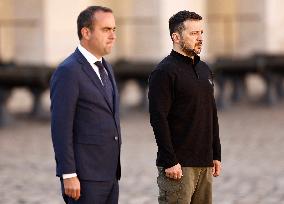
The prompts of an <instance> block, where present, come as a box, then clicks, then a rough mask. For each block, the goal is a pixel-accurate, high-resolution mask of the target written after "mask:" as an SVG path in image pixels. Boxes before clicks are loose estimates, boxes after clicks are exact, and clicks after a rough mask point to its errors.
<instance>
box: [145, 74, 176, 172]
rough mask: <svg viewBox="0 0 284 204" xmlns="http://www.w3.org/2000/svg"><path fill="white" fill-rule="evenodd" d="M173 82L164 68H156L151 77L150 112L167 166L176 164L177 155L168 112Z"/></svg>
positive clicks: (161, 153)
mask: <svg viewBox="0 0 284 204" xmlns="http://www.w3.org/2000/svg"><path fill="white" fill-rule="evenodd" d="M172 89H173V83H172V79H171V77H170V75H169V74H168V73H167V72H166V71H163V70H155V71H154V72H153V73H152V74H151V76H150V78H149V93H148V98H149V113H150V123H151V126H152V127H153V131H154V134H155V139H156V142H157V145H158V149H159V150H158V151H159V154H160V158H162V160H163V161H162V162H163V164H165V166H164V167H165V168H169V167H172V166H174V165H176V164H177V163H179V162H178V159H177V157H176V154H175V151H174V148H173V145H172V141H171V133H170V127H169V123H168V119H167V118H168V114H169V111H170V108H171V105H172V98H173V96H172V92H173V91H172Z"/></svg>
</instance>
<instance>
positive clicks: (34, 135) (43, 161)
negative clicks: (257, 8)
mask: <svg viewBox="0 0 284 204" xmlns="http://www.w3.org/2000/svg"><path fill="white" fill-rule="evenodd" d="M219 118H220V130H221V140H222V145H223V174H222V176H221V177H219V178H217V179H214V203H215V204H281V203H284V190H283V189H284V160H283V155H284V104H282V105H277V106H275V107H273V108H263V107H255V106H252V105H247V104H246V105H240V106H238V107H235V108H232V109H230V110H227V111H223V112H220V114H219ZM122 130H123V146H122V148H123V149H122V150H123V152H122V165H123V167H122V168H123V175H122V180H121V182H120V186H121V194H120V204H155V203H157V188H156V184H155V182H156V181H155V179H156V169H155V166H154V165H155V152H156V146H155V143H154V139H153V135H152V131H151V129H150V126H149V124H148V115H147V114H146V113H132V114H124V116H123V117H122ZM54 168H55V167H54V160H53V152H52V148H51V140H50V131H49V122H48V121H46V122H37V121H30V120H26V119H23V118H22V119H17V120H16V121H15V123H13V124H12V125H10V126H8V127H5V128H2V129H0V196H1V198H0V203H1V204H62V203H63V202H62V200H61V197H60V194H59V183H58V180H57V179H56V178H55V176H54Z"/></svg>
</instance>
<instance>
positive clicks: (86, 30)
mask: <svg viewBox="0 0 284 204" xmlns="http://www.w3.org/2000/svg"><path fill="white" fill-rule="evenodd" d="M81 34H82V37H83V38H84V39H85V40H90V36H91V31H90V29H89V28H86V27H83V28H82V29H81Z"/></svg>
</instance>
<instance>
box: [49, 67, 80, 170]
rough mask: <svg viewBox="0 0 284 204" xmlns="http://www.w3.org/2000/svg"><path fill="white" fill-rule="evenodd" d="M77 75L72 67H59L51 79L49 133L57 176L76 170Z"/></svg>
mask: <svg viewBox="0 0 284 204" xmlns="http://www.w3.org/2000/svg"><path fill="white" fill-rule="evenodd" d="M77 77H78V76H77V74H76V72H75V71H74V69H71V68H70V67H59V68H58V69H57V71H56V72H55V74H54V75H53V77H52V79H51V92H50V98H51V134H52V142H53V147H54V152H55V159H56V163H57V166H58V167H57V168H58V169H59V171H60V174H61V175H59V176H62V174H69V173H75V172H76V165H75V159H74V150H73V123H74V116H75V111H76V103H77V99H78V95H79V85H78V79H77Z"/></svg>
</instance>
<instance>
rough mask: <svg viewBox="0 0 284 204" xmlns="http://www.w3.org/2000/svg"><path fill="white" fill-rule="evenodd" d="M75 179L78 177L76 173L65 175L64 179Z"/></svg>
mask: <svg viewBox="0 0 284 204" xmlns="http://www.w3.org/2000/svg"><path fill="white" fill-rule="evenodd" d="M73 177H77V174H76V173H72V174H63V175H62V178H63V179H68V178H73Z"/></svg>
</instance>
